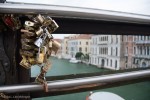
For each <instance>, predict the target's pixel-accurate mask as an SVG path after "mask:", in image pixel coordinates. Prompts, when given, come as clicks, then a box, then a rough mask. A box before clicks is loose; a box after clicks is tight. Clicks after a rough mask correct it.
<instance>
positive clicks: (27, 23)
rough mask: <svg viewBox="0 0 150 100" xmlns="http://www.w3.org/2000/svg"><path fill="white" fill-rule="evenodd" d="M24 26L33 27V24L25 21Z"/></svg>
mask: <svg viewBox="0 0 150 100" xmlns="http://www.w3.org/2000/svg"><path fill="white" fill-rule="evenodd" d="M25 26H27V27H31V26H35V23H34V22H31V21H25Z"/></svg>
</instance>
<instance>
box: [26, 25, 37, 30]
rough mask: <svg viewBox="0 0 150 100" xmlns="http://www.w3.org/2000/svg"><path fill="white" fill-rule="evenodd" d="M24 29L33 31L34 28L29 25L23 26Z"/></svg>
mask: <svg viewBox="0 0 150 100" xmlns="http://www.w3.org/2000/svg"><path fill="white" fill-rule="evenodd" d="M25 30H29V31H34V30H35V29H34V28H33V27H30V26H25Z"/></svg>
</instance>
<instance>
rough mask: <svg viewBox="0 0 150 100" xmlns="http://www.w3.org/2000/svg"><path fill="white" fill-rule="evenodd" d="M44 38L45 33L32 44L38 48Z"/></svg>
mask: <svg viewBox="0 0 150 100" xmlns="http://www.w3.org/2000/svg"><path fill="white" fill-rule="evenodd" d="M46 37H47V35H46V34H45V33H43V34H41V36H40V37H38V39H37V40H36V41H35V42H34V44H35V45H36V46H37V47H39V48H40V47H41V46H42V45H43V44H44V41H45V39H46Z"/></svg>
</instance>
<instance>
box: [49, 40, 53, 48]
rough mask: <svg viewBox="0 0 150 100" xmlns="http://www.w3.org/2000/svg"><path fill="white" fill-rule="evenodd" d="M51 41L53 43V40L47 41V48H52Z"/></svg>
mask: <svg viewBox="0 0 150 100" xmlns="http://www.w3.org/2000/svg"><path fill="white" fill-rule="evenodd" d="M52 43H53V42H52V41H51V40H50V41H49V43H48V47H49V48H52Z"/></svg>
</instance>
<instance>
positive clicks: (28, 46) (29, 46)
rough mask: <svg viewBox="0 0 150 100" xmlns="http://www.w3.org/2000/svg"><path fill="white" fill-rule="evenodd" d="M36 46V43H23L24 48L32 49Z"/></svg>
mask: <svg viewBox="0 0 150 100" xmlns="http://www.w3.org/2000/svg"><path fill="white" fill-rule="evenodd" d="M34 48H35V46H34V45H28V44H26V43H24V44H22V49H23V50H31V49H34Z"/></svg>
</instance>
